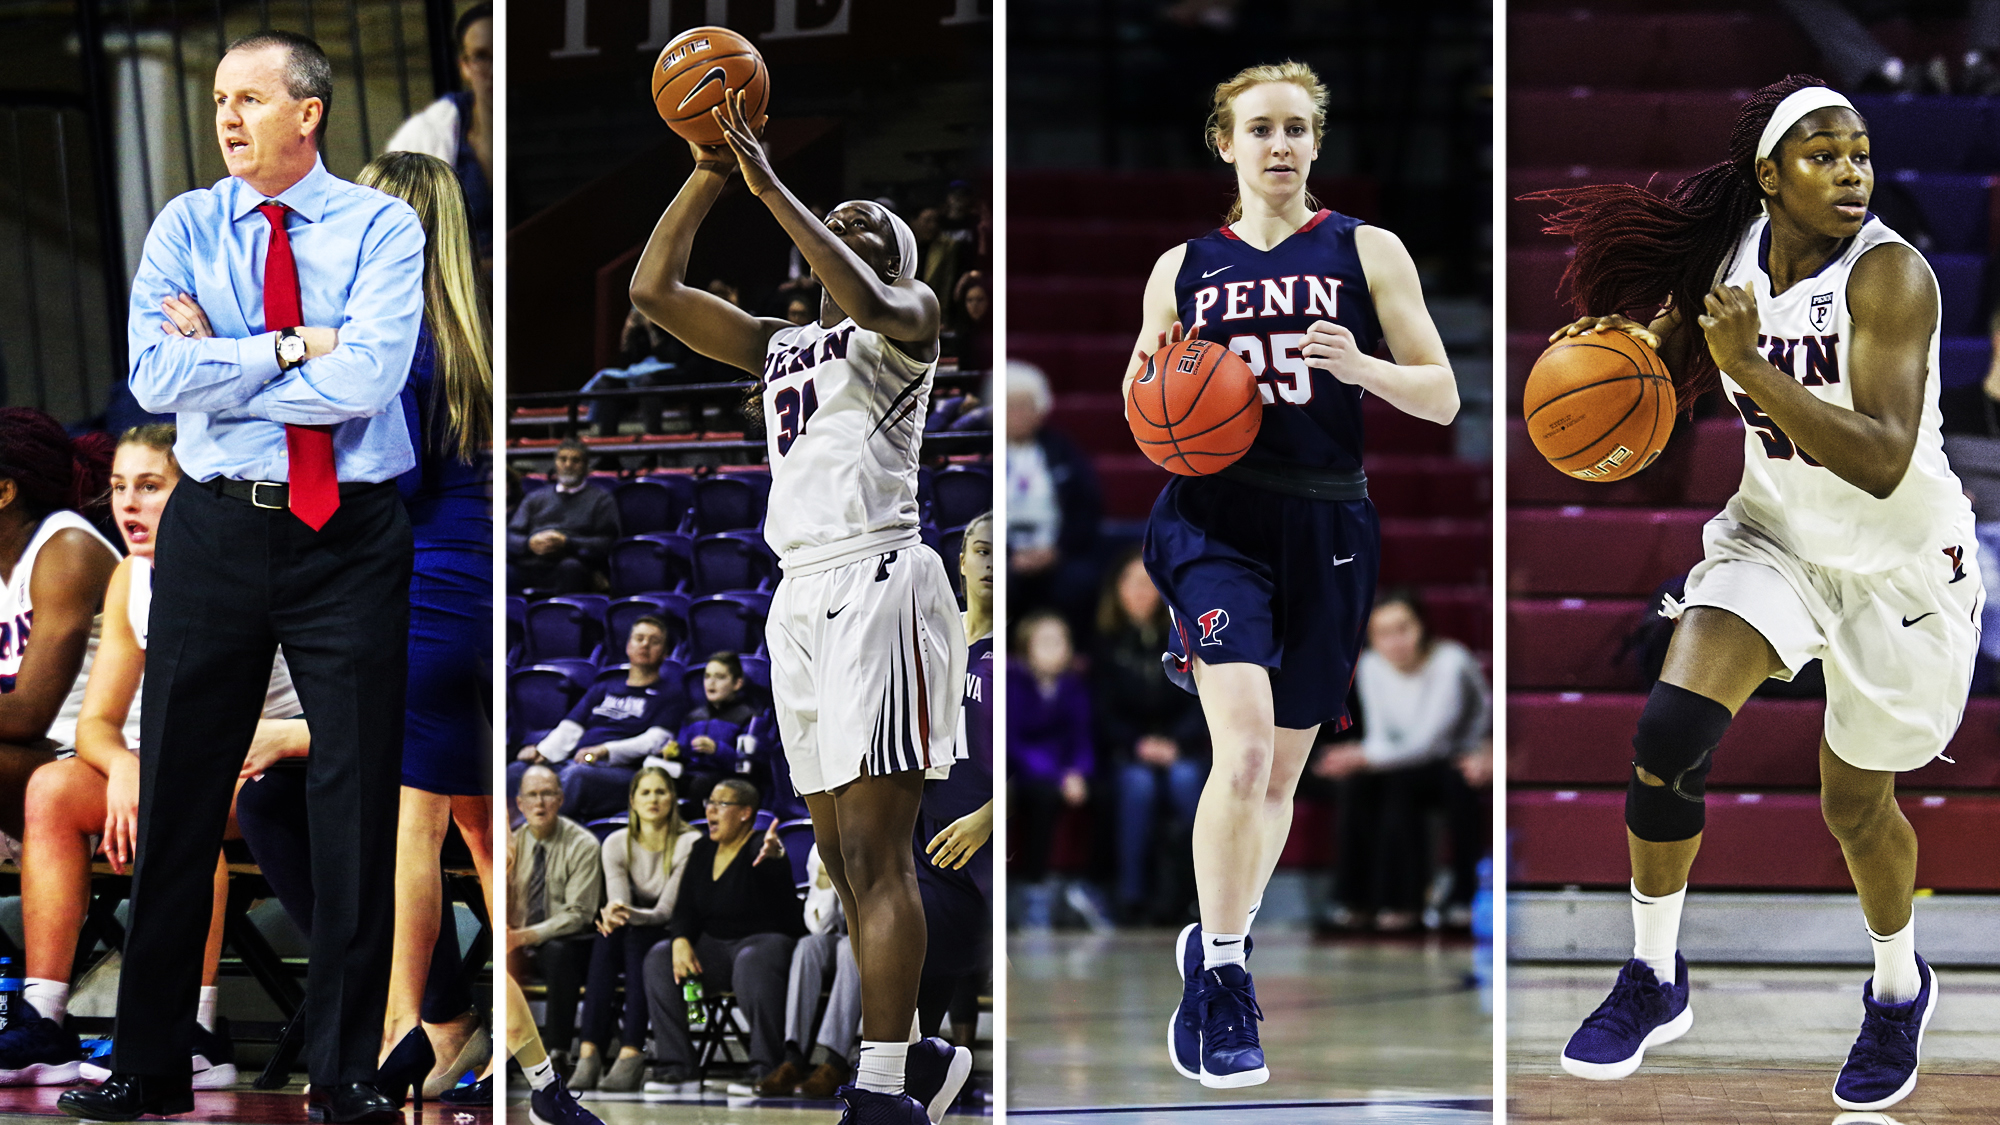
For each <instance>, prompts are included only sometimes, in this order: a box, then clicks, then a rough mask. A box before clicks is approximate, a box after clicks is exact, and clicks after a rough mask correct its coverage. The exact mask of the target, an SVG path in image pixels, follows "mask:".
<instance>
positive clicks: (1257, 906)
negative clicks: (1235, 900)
mask: <svg viewBox="0 0 2000 1125" xmlns="http://www.w3.org/2000/svg"><path fill="white" fill-rule="evenodd" d="M1263 908H1264V900H1263V899H1261V898H1260V899H1258V900H1257V901H1256V902H1253V903H1251V904H1250V913H1248V914H1246V915H1244V916H1243V936H1244V937H1249V936H1250V926H1251V924H1252V923H1254V922H1256V921H1257V912H1258V911H1259V910H1262V909H1263Z"/></svg>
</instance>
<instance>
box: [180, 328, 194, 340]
mask: <svg viewBox="0 0 2000 1125" xmlns="http://www.w3.org/2000/svg"><path fill="white" fill-rule="evenodd" d="M181 335H183V336H186V337H189V338H190V339H192V338H193V336H194V329H192V328H183V329H181Z"/></svg>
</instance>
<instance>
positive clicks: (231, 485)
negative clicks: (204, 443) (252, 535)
mask: <svg viewBox="0 0 2000 1125" xmlns="http://www.w3.org/2000/svg"><path fill="white" fill-rule="evenodd" d="M201 484H202V487H204V488H206V489H208V490H209V491H210V492H213V493H215V494H216V495H217V496H227V497H229V498H230V499H231V500H241V501H243V502H244V503H246V504H249V505H251V506H253V507H258V508H266V509H269V510H271V511H274V512H282V511H285V510H287V509H289V508H290V507H291V499H292V489H291V486H290V485H288V484H286V483H285V482H284V481H281V480H231V479H230V478H228V477H215V478H213V479H212V480H205V481H202V482H201ZM384 485H388V486H391V487H393V485H394V482H393V481H386V482H380V483H377V482H372V481H342V482H341V483H340V494H341V495H342V496H353V495H355V494H357V493H361V492H366V491H368V490H369V489H371V488H382V487H384Z"/></svg>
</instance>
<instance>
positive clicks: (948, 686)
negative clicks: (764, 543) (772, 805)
mask: <svg viewBox="0 0 2000 1125" xmlns="http://www.w3.org/2000/svg"><path fill="white" fill-rule="evenodd" d="M764 633H765V641H766V643H767V645H768V646H769V650H770V654H771V695H772V699H773V702H775V703H776V705H777V711H778V732H779V734H780V735H781V736H782V737H783V739H784V743H785V760H786V761H787V762H788V763H789V764H790V766H791V769H792V784H793V785H794V786H796V787H797V788H798V791H799V792H800V793H824V792H827V791H829V790H833V789H838V788H840V787H841V786H843V785H846V784H847V783H848V782H850V781H853V780H854V779H855V778H858V777H860V776H862V775H863V774H867V775H869V776H880V775H883V774H891V773H900V772H902V771H904V770H914V769H922V770H927V771H931V776H933V777H943V776H945V772H946V771H948V770H949V769H950V768H951V763H952V761H953V757H954V753H955V750H956V739H955V737H954V732H956V731H957V729H958V711H959V705H960V702H961V700H960V695H961V692H962V689H963V685H964V680H965V629H964V626H963V624H962V623H961V622H960V620H959V615H958V601H957V599H956V598H955V597H953V595H952V592H951V580H950V579H949V578H947V577H946V576H945V570H944V563H942V562H940V561H939V560H938V556H937V552H935V551H933V550H931V549H930V548H929V547H927V546H925V545H923V544H918V545H916V546H913V547H905V548H902V549H900V550H896V551H889V552H886V553H884V554H880V555H873V556H870V557H868V558H864V559H859V560H857V561H855V562H851V563H845V564H842V565H840V566H836V567H832V568H829V569H827V570H821V571H815V572H813V573H810V574H802V575H787V576H786V577H785V579H784V581H782V582H780V583H779V584H778V591H777V593H776V594H775V595H774V596H773V597H772V599H771V615H770V618H769V619H768V621H767V622H766V624H765V627H764Z"/></svg>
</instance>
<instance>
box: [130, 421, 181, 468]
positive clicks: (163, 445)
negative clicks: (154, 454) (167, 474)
mask: <svg viewBox="0 0 2000 1125" xmlns="http://www.w3.org/2000/svg"><path fill="white" fill-rule="evenodd" d="M177 432H178V431H176V430H175V429H174V424H173V423H172V422H148V423H146V424H145V425H143V426H134V427H132V428H131V429H129V430H126V431H125V432H124V433H122V434H119V435H118V444H119V445H121V446H123V445H143V446H145V447H146V448H147V449H152V450H157V451H158V452H161V453H164V454H166V455H167V464H168V465H170V466H172V467H173V470H174V472H175V474H176V475H178V474H179V473H180V471H181V463H180V461H179V459H178V458H176V457H175V456H174V439H175V436H176V434H177Z"/></svg>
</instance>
